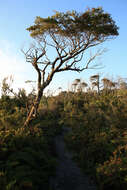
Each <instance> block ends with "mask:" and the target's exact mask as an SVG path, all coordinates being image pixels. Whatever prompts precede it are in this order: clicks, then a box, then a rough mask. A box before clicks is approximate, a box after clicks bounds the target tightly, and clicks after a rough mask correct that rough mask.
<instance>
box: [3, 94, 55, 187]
mask: <svg viewBox="0 0 127 190" xmlns="http://www.w3.org/2000/svg"><path fill="white" fill-rule="evenodd" d="M25 98H27V96H25ZM22 100H23V96H20V98H18V99H17V97H9V96H2V97H1V99H0V189H1V190H25V189H27V190H29V189H30V190H32V189H33V190H39V189H40V190H41V189H48V188H49V179H50V176H51V175H54V172H55V166H56V160H55V157H54V152H53V150H52V139H53V137H54V135H55V134H56V133H57V131H58V130H57V125H56V121H55V119H54V118H55V116H54V115H53V114H52V113H50V111H49V112H48V111H47V114H44V115H43V116H46V115H47V117H44V119H42V118H41V117H42V114H40V115H39V116H38V118H37V119H36V120H35V121H34V122H33V124H32V125H31V126H30V128H24V127H22V126H23V120H24V117H25V115H26V110H25V108H24V104H21V102H23V101H22ZM24 100H25V99H24ZM49 118H50V120H49Z"/></svg>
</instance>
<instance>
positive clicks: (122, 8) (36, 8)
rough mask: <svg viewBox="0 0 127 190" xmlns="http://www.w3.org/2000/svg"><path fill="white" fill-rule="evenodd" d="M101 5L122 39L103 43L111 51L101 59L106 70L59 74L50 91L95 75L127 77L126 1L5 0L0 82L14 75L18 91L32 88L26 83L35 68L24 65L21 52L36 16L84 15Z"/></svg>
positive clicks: (0, 21)
mask: <svg viewBox="0 0 127 190" xmlns="http://www.w3.org/2000/svg"><path fill="white" fill-rule="evenodd" d="M98 6H102V7H103V9H104V11H106V12H108V13H110V14H111V15H112V18H113V19H114V20H115V21H116V24H117V25H118V26H119V28H120V29H119V36H118V37H117V38H116V39H115V40H112V41H108V42H106V43H105V44H103V47H104V48H107V49H108V51H107V52H106V53H105V54H103V55H102V56H101V58H100V59H99V61H100V62H101V63H102V64H103V65H104V68H103V69H102V70H86V71H84V72H82V73H80V74H77V73H74V72H73V73H70V72H69V73H67V72H65V73H62V74H57V76H55V78H54V80H53V82H52V83H51V85H50V87H49V88H50V89H51V90H52V91H55V90H56V89H57V88H58V87H59V86H62V87H63V89H64V88H67V87H68V86H69V85H70V84H71V82H72V81H73V80H74V79H75V78H82V79H83V80H87V79H88V78H89V76H90V75H92V74H95V73H101V74H102V75H103V76H107V77H114V78H116V77H117V76H121V77H123V78H127V63H126V62H127V48H126V46H127V25H126V22H127V21H126V20H127V11H126V9H127V0H78V1H77V0H73V1H72V0H61V1H58V0H53V1H49V0H36V1H35V0H19V1H18V0H4V1H1V4H0V65H1V67H0V80H1V79H2V78H3V77H4V76H9V75H13V76H14V85H15V88H18V87H19V88H20V87H26V88H29V87H28V84H27V85H26V84H25V83H24V81H25V80H30V79H31V80H35V79H36V74H35V72H34V70H33V68H32V66H31V65H30V64H29V63H26V62H25V58H24V56H23V54H22V53H21V51H20V49H21V48H23V47H27V46H28V45H29V44H30V43H31V42H32V39H31V38H30V36H29V33H28V31H26V28H27V27H29V26H30V25H32V24H33V22H34V19H35V17H36V16H41V17H47V16H51V15H52V14H54V12H53V10H57V11H61V12H64V11H68V10H76V11H79V12H83V11H85V10H86V8H87V7H98Z"/></svg>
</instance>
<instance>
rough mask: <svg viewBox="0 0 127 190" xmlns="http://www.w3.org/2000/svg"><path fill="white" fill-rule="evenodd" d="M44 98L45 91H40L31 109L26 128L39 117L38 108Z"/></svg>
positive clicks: (25, 124)
mask: <svg viewBox="0 0 127 190" xmlns="http://www.w3.org/2000/svg"><path fill="white" fill-rule="evenodd" d="M42 96H43V90H39V92H38V94H37V96H36V99H35V101H34V104H33V106H32V107H31V109H30V112H29V114H28V116H27V118H26V121H25V123H24V126H28V125H29V124H30V121H31V120H32V119H33V118H35V117H36V115H37V110H38V107H39V104H40V100H41V97H42Z"/></svg>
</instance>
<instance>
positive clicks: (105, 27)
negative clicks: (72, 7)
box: [27, 7, 118, 40]
mask: <svg viewBox="0 0 127 190" xmlns="http://www.w3.org/2000/svg"><path fill="white" fill-rule="evenodd" d="M27 30H28V31H29V32H30V35H31V36H32V37H37V36H40V35H41V36H42V35H44V34H46V33H49V32H50V33H51V32H53V33H54V34H57V35H60V36H63V37H74V36H80V35H82V34H86V35H89V34H90V35H92V36H93V37H95V38H96V40H101V39H102V38H105V37H109V36H117V35H118V27H117V26H116V24H115V22H114V20H113V19H112V18H111V15H110V14H108V13H104V11H103V9H102V8H100V7H99V8H92V9H87V10H86V11H85V12H84V13H77V12H76V11H71V12H69V11H68V12H66V13H61V12H56V13H55V14H54V15H53V16H51V17H47V18H42V17H36V19H35V24H34V25H33V26H30V27H29V28H27Z"/></svg>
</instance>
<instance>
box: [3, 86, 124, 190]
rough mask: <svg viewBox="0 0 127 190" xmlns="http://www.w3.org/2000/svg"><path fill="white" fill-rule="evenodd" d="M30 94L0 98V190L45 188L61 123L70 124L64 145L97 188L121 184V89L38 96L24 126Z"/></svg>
mask: <svg viewBox="0 0 127 190" xmlns="http://www.w3.org/2000/svg"><path fill="white" fill-rule="evenodd" d="M32 98H34V95H33V96H32ZM32 98H30V97H28V96H26V95H25V94H24V95H23V94H22V95H21V96H19V97H10V96H8V95H3V96H2V97H1V98H0V189H1V190H22V189H23V190H25V189H27V190H29V189H30V190H32V189H33V190H41V189H47V190H48V189H50V187H49V186H50V185H49V184H50V183H49V179H50V176H52V175H54V174H55V167H56V164H57V162H56V155H55V150H54V147H53V138H54V136H55V135H57V134H58V133H59V132H60V131H61V129H62V127H63V126H67V127H71V128H72V130H71V132H70V133H69V134H68V135H66V136H65V141H66V144H67V146H68V148H70V150H71V151H73V153H74V154H73V155H74V159H75V161H76V162H77V163H78V164H79V166H80V167H81V168H82V170H83V171H84V172H87V173H88V174H89V175H91V176H92V178H93V179H94V180H95V182H96V183H97V186H98V189H100V190H110V189H115V190H119V189H122V190H126V189H127V90H126V89H115V90H108V91H107V90H106V91H105V90H103V91H101V92H100V93H97V92H93V91H88V92H82V91H79V92H61V93H60V94H59V95H58V96H54V97H53V96H50V97H43V98H42V100H41V103H40V107H39V114H38V117H37V118H36V119H35V120H33V122H32V123H31V124H30V126H29V127H25V128H24V127H23V123H24V121H25V118H26V115H27V109H26V108H28V105H30V104H31V103H30V102H29V101H32Z"/></svg>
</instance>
